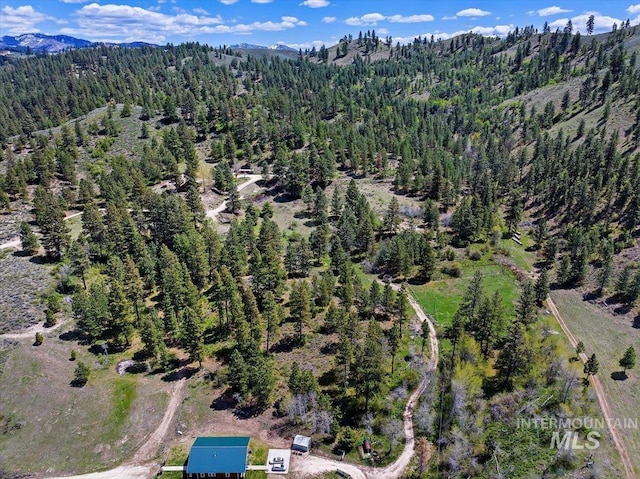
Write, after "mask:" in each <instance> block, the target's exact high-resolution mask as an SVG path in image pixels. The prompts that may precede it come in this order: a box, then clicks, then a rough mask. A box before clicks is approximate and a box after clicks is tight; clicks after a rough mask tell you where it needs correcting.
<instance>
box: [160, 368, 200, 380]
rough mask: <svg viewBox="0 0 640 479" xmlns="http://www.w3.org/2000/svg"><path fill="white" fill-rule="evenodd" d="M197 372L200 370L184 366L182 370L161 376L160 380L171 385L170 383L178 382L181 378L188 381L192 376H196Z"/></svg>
mask: <svg viewBox="0 0 640 479" xmlns="http://www.w3.org/2000/svg"><path fill="white" fill-rule="evenodd" d="M198 371H200V369H198V368H195V367H192V366H185V367H183V368H180V369H176V370H174V371H169V372H168V373H167V374H165V375H164V376H162V377H161V378H160V379H162V380H163V381H165V382H168V383H171V382H174V381H179V380H180V379H182V378H184V379H189V378H190V377H192V376H193V375H194V374H196V373H197V372H198Z"/></svg>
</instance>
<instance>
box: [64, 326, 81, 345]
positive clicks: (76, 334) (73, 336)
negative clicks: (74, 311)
mask: <svg viewBox="0 0 640 479" xmlns="http://www.w3.org/2000/svg"><path fill="white" fill-rule="evenodd" d="M58 339H61V340H62V341H78V343H79V344H82V342H83V341H84V340H85V338H84V335H83V334H82V333H81V332H80V331H78V330H76V329H72V330H71V331H65V332H64V333H61V334H59V335H58Z"/></svg>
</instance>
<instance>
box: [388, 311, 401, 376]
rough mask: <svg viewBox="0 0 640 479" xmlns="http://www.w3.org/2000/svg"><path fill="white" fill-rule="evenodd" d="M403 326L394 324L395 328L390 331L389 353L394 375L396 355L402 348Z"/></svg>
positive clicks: (395, 322)
mask: <svg viewBox="0 0 640 479" xmlns="http://www.w3.org/2000/svg"><path fill="white" fill-rule="evenodd" d="M400 328H401V325H400V323H398V322H397V321H394V322H393V326H392V327H391V330H390V331H389V352H390V353H391V374H392V375H393V370H394V365H395V362H396V354H397V353H398V348H399V347H400V339H401V335H402V331H401V329H400Z"/></svg>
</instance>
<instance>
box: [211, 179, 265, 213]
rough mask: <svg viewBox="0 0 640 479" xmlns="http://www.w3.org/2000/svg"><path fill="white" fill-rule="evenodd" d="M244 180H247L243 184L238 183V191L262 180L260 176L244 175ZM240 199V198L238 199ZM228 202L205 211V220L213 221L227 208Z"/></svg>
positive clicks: (225, 201)
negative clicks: (210, 219)
mask: <svg viewBox="0 0 640 479" xmlns="http://www.w3.org/2000/svg"><path fill="white" fill-rule="evenodd" d="M243 177H244V178H249V179H248V180H247V181H245V182H244V183H240V184H239V185H238V191H242V190H244V189H245V188H246V187H247V186H249V185H252V184H253V183H257V182H258V181H260V180H261V179H262V175H244V176H243ZM240 198H241V199H242V196H241V197H240ZM227 202H228V200H224V201H223V202H222V203H221V204H219V205H218V206H216V207H215V208H213V209H210V210H207V218H212V219H215V217H216V216H218V215H219V214H220V213H222V212H223V211H224V210H225V208H226V207H227Z"/></svg>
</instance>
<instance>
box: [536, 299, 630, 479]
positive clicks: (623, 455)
mask: <svg viewBox="0 0 640 479" xmlns="http://www.w3.org/2000/svg"><path fill="white" fill-rule="evenodd" d="M547 304H548V305H549V309H550V310H551V312H552V313H553V315H554V316H555V317H556V320H557V321H558V324H559V325H560V327H561V328H562V330H563V331H564V334H566V335H567V338H569V342H570V343H571V345H572V346H573V347H574V348H575V347H576V346H577V345H578V341H576V338H575V337H574V336H573V334H571V331H570V330H569V328H568V326H567V324H566V323H565V322H564V319H562V316H561V315H560V312H559V311H558V308H557V307H556V305H555V303H554V302H553V299H551V296H548V297H547ZM580 359H581V360H582V362H583V363H586V362H587V355H586V354H585V353H580ZM591 382H592V383H593V388H594V389H595V391H596V395H597V396H598V402H600V408H601V409H602V414H604V417H605V419H606V420H607V425H608V427H609V433H610V435H611V438H612V439H613V443H614V444H615V446H616V449H617V450H618V453H619V454H620V459H621V460H622V465H623V466H624V471H625V474H626V477H627V479H635V477H636V476H635V474H634V472H633V465H632V464H631V459H630V458H629V453H628V451H627V448H626V446H625V445H624V442H623V440H622V438H621V437H620V434H618V430H617V429H616V428H615V427H614V426H613V425H612V424H613V423H614V422H615V421H614V419H615V418H614V415H613V413H612V412H611V408H610V407H609V402H608V401H607V395H606V393H605V392H604V389H603V388H602V383H601V382H600V378H599V377H598V376H597V375H595V376H591Z"/></svg>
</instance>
